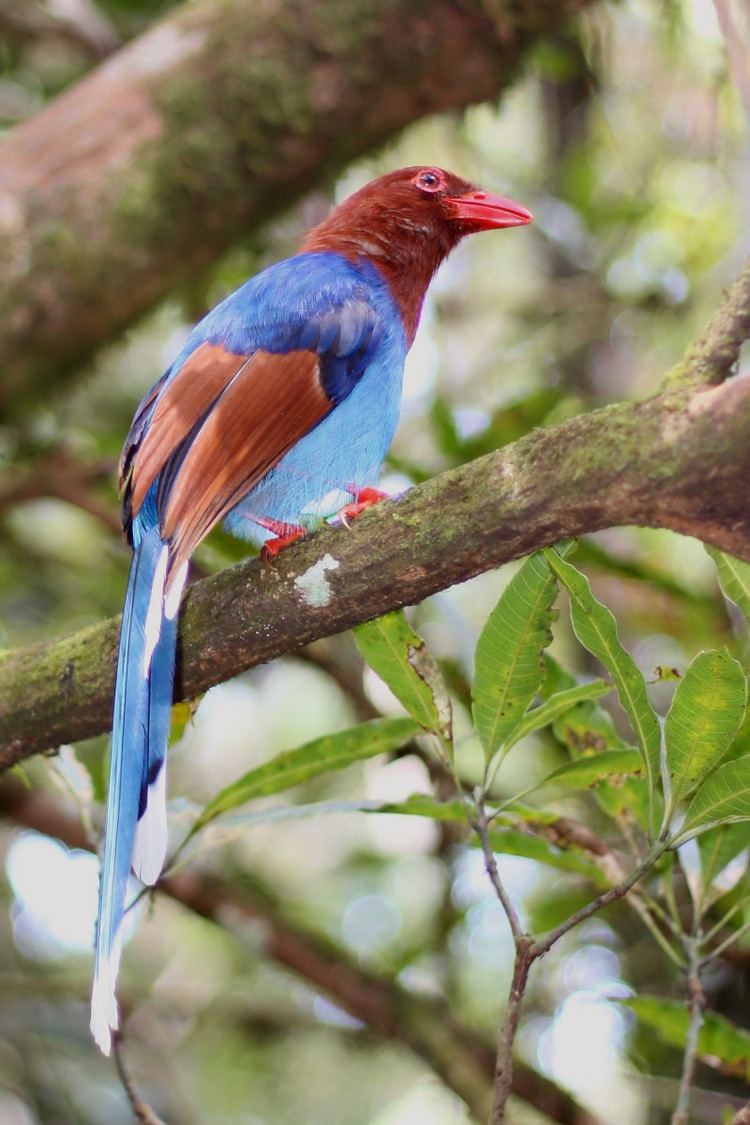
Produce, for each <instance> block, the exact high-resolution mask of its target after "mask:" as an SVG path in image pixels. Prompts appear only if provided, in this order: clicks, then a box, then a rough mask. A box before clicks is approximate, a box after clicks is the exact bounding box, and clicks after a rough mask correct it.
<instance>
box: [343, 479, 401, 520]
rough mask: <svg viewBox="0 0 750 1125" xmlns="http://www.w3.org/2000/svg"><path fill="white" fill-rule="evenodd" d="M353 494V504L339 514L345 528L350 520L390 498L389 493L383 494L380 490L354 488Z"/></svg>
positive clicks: (347, 505) (346, 506)
mask: <svg viewBox="0 0 750 1125" xmlns="http://www.w3.org/2000/svg"><path fill="white" fill-rule="evenodd" d="M352 492H353V494H354V500H353V502H352V503H351V504H346V505H345V506H344V507H343V508H341V509H340V510H339V512H338V517H339V519H340V520H341V522H342V523H343V524H344V526H346V524H347V521H348V520H353V519H355V518H356V517H357V516H358V515H360V514H361V513H362V512H364V510H365V509H366V508H371V507H372V506H373V504H377V503H379V502H380V501H381V500H387V499H388V498H389V497H388V493H387V492H381V491H380V489H379V488H369V487H367V488H352Z"/></svg>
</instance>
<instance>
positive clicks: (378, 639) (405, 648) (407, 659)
mask: <svg viewBox="0 0 750 1125" xmlns="http://www.w3.org/2000/svg"><path fill="white" fill-rule="evenodd" d="M354 639H355V640H356V642H357V647H358V648H359V651H360V652H361V653H362V656H363V657H364V658H365V660H366V661H367V663H368V664H369V665H370V667H371V668H372V669H373V671H375V672H377V674H378V675H379V676H380V678H381V680H383V681H384V683H386V684H387V685H388V687H389V688H390V689H391V691H392V692H393V694H394V695H395V696H396V699H398V701H399V702H400V703H402V704H403V706H404V707H405V708H406V710H407V711H408V712H409V714H410V715H411V717H412V718H413V719H415V720H416V721H417V722H418V723H419V725H420V726H421V727H424V729H425V730H429V731H434V732H435V733H437V734H440V735H441V736H442V738H443V739H444V740H445V741H446V742H448V743H450V742H451V741H452V718H451V705H450V699H449V697H448V692H447V690H446V687H445V682H444V681H443V676H442V673H441V671H440V669H439V667H438V665H437V663H436V662H435V660H434V659H433V657H432V655H431V654H430V653H429V652H428V650H427V647H426V645H425V643H424V641H423V640H422V638H421V637H420V636H419V635H418V634H417V633H415V632H414V630H413V629H412V627H411V625H409V623H408V621H407V620H406V618H405V616H404V614H403V611H401V610H399V611H398V612H396V613H386V614H385V615H384V616H383V617H378V618H377V620H375V621H368V622H366V624H364V625H360V626H359V627H358V628H357V629H355V630H354Z"/></svg>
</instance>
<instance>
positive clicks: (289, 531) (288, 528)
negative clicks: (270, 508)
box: [253, 516, 305, 562]
mask: <svg viewBox="0 0 750 1125" xmlns="http://www.w3.org/2000/svg"><path fill="white" fill-rule="evenodd" d="M253 522H254V523H257V524H258V525H259V526H260V527H264V528H265V529H266V531H272V532H273V533H274V538H273V539H266V541H265V543H264V544H263V546H262V547H261V549H260V557H261V558H262V559H263V561H264V562H270V561H271V560H272V559H275V558H276V556H277V555H278V554H279V553H280V552H281V551H283V550H284V548H285V547H288V546H289V545H290V543H296V542H297V540H298V539H301V538H302V537H303V535H304V534H305V529H304V527H300V526H299V524H296V523H281V521H280V520H272V519H270V518H269V517H268V516H254V517H253Z"/></svg>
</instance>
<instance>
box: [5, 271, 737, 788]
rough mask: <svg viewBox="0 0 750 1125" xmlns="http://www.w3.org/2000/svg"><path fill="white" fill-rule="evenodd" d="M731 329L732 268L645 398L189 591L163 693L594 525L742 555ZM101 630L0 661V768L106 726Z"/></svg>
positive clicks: (527, 441)
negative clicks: (716, 299) (701, 326)
mask: <svg viewBox="0 0 750 1125" xmlns="http://www.w3.org/2000/svg"><path fill="white" fill-rule="evenodd" d="M749 332H750V265H748V267H747V268H746V269H745V272H744V273H743V274H742V275H741V276H740V278H739V279H738V280H737V281H736V282H735V284H734V285H733V286H732V288H731V289H730V290H729V292H728V294H727V296H726V297H725V300H724V302H723V304H722V305H721V307H720V308H719V310H718V312H717V313H716V315H715V317H714V318H713V320H712V321H711V323H710V325H709V326H708V329H707V331H706V332H705V333H704V335H703V337H702V338H701V339H700V340H699V341H698V342H697V343H696V344H694V345H693V347H692V348H691V349H690V350H689V352H688V353H687V355H686V357H685V359H684V360H683V361H682V363H681V364H679V365H678V366H677V367H676V368H675V369H674V371H673V372H671V374H670V376H669V377H668V379H667V380H666V383H665V388H664V389H663V391H662V392H661V393H660V394H658V395H656V396H654V397H653V398H651V399H649V400H647V401H644V402H639V403H620V404H616V405H613V406H608V407H605V408H604V409H601V410H597V411H594V412H592V413H591V414H587V415H583V416H582V417H579V418H574V419H571V420H570V421H567V422H565V423H563V424H561V425H558V426H553V427H551V428H550V429H547V430H538V431H535V432H533V433H531V434H529V435H527V436H526V437H525V438H523V439H522V440H521V441H518V442H516V443H514V444H513V445H510V446H508V447H507V448H506V449H503V450H500V451H498V452H496V453H492V454H489V455H488V456H486V457H482V458H480V459H479V460H477V461H474V462H472V463H471V464H468V465H463V466H461V467H460V468H458V469H454V470H451V471H450V472H447V473H443V474H442V476H439V477H436V478H434V479H433V480H431V481H428V482H427V483H426V484H424V485H421V486H420V487H418V488H414V489H411V490H410V491H409V492H407V493H405V494H404V495H403V496H401V497H398V498H396V499H395V500H394V501H392V502H390V503H384V504H382V505H378V506H377V507H376V508H374V509H372V510H371V511H369V512H366V513H364V514H363V515H362V516H360V517H359V519H358V520H357V521H356V522H355V524H354V525H353V526H352V528H351V529H350V530H349V529H344V528H326V529H324V530H323V531H321V532H319V533H318V534H316V535H315V536H313V537H311V538H310V539H309V540H307V541H304V542H302V543H301V544H299V545H296V546H294V547H293V548H290V549H289V550H288V551H286V552H284V553H283V555H282V556H280V558H279V559H278V560H276V562H274V563H273V564H272V565H269V564H261V563H260V562H259V561H258V560H251V561H249V562H245V563H241V564H239V565H238V566H234V567H230V568H228V569H227V570H225V571H223V572H222V573H220V574H216V575H214V576H212V577H211V578H207V579H205V580H203V581H201V582H197V583H196V584H195V585H194V586H192V587H191V588H190V590H189V591H188V593H187V596H186V599H185V604H184V607H183V611H182V615H181V629H180V645H179V651H178V671H177V680H176V685H175V694H176V698H178V699H184V698H191V697H193V696H195V695H198V694H199V693H201V692H203V691H205V690H206V689H207V688H209V687H211V686H212V685H214V684H216V683H220V682H221V681H223V680H226V679H228V678H229V677H230V676H233V675H236V674H237V673H239V672H241V671H243V670H245V669H246V668H250V667H252V666H253V665H256V664H259V663H262V662H264V661H266V660H271V659H273V658H274V657H276V656H280V655H282V654H283V653H288V652H293V651H294V650H296V649H298V648H300V647H301V646H302V645H305V644H308V643H309V642H310V641H313V640H316V639H317V638H319V637H323V636H328V635H330V634H332V633H338V632H342V631H343V630H345V629H349V628H351V627H352V626H354V625H357V624H359V623H360V622H362V621H366V620H368V619H369V618H372V617H376V616H378V615H379V614H382V613H385V612H386V611H387V610H391V609H396V608H398V607H401V606H404V605H411V604H414V603H415V602H419V601H421V600H422V599H424V598H426V597H427V596H428V595H429V594H433V593H435V592H436V591H438V590H442V589H445V588H446V587H448V586H450V585H452V584H453V583H455V582H460V581H463V580H464V579H466V578H469V577H471V576H472V575H475V574H479V573H480V572H482V571H485V570H489V569H491V568H493V567H496V566H499V565H500V564H502V563H504V562H507V561H509V560H510V559H514V558H518V557H519V556H521V555H525V554H528V553H529V552H530V551H534V550H537V549H538V548H540V547H543V546H546V545H548V544H551V543H554V542H557V541H559V540H560V539H563V538H566V537H568V536H575V535H582V534H584V533H586V532H591V531H597V530H599V529H601V528H605V527H611V526H615V525H621V524H639V525H641V526H646V527H662V528H671V529H672V530H673V531H678V532H682V533H683V534H686V535H693V536H696V537H697V538H699V539H702V540H704V541H706V542H708V543H712V544H713V545H714V546H716V547H719V548H720V549H722V550H726V551H729V552H731V553H733V554H736V555H739V556H740V557H744V558H746V559H748V560H750V504H749V503H748V495H747V482H748V480H750V442H749V441H748V440H747V435H748V433H750V373H747V374H745V375H742V376H736V377H734V378H730V379H727V378H726V377H727V376H728V375H729V374H730V373H731V370H732V367H733V364H734V363H735V361H736V358H737V355H738V353H739V348H740V346H741V344H742V342H743V341H744V340H745V339H746V338H747V336H748V333H749ZM722 379H726V381H725V382H721V380H722ZM117 632H118V620H117V619H112V620H110V621H105V622H103V623H101V624H99V625H96V626H93V627H91V628H88V629H85V630H83V631H82V632H80V633H76V634H75V635H73V636H71V637H67V638H65V639H63V640H60V641H56V642H51V643H44V644H38V645H34V646H32V647H30V648H27V649H23V650H20V651H16V652H8V653H4V654H0V768H3V767H8V766H10V765H13V764H14V763H16V762H19V761H21V760H22V759H23V758H26V757H28V756H29V755H30V754H33V753H35V752H37V751H40V750H44V749H47V748H50V747H54V746H57V745H60V744H61V743H63V742H74V741H77V740H79V739H82V738H86V737H89V736H90V735H94V734H97V733H100V732H102V731H105V730H108V729H109V726H110V717H111V697H112V688H113V682H114V671H115V660H116V645H117Z"/></svg>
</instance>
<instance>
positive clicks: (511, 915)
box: [472, 793, 528, 949]
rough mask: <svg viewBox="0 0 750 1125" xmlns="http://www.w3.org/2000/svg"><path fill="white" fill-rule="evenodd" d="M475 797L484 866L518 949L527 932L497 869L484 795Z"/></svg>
mask: <svg viewBox="0 0 750 1125" xmlns="http://www.w3.org/2000/svg"><path fill="white" fill-rule="evenodd" d="M475 799H476V809H477V815H476V820H475V821H474V822H473V823H472V828H474V830H475V832H476V834H477V836H478V837H479V842H480V844H481V845H482V853H483V855H484V866H485V868H486V870H487V874H488V875H489V877H490V882H491V883H492V886H493V887H494V888H495V894H496V895H497V897H498V898H499V900H500V903H501V905H502V908H503V910H504V911H505V916H506V918H507V919H508V925H509V926H510V932H511V934H512V935H513V941H514V943H515V946H516V949H517V948H518V946H519V943H522V942H524V941H527V940H528V938H527V935H526V933H525V932H524V928H523V926H522V925H521V920H520V918H519V917H518V913H517V911H516V908H515V906H514V905H513V902H512V900H511V897H510V895H509V894H508V891H507V889H506V887H505V885H504V884H503V881H502V879H501V878H500V872H499V871H498V869H497V862H496V860H495V853H494V852H493V850H492V845H491V844H490V837H489V832H488V830H487V826H488V818H487V811H486V809H485V807H484V797H483V795H481V794H479V793H477V795H476V798H475Z"/></svg>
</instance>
